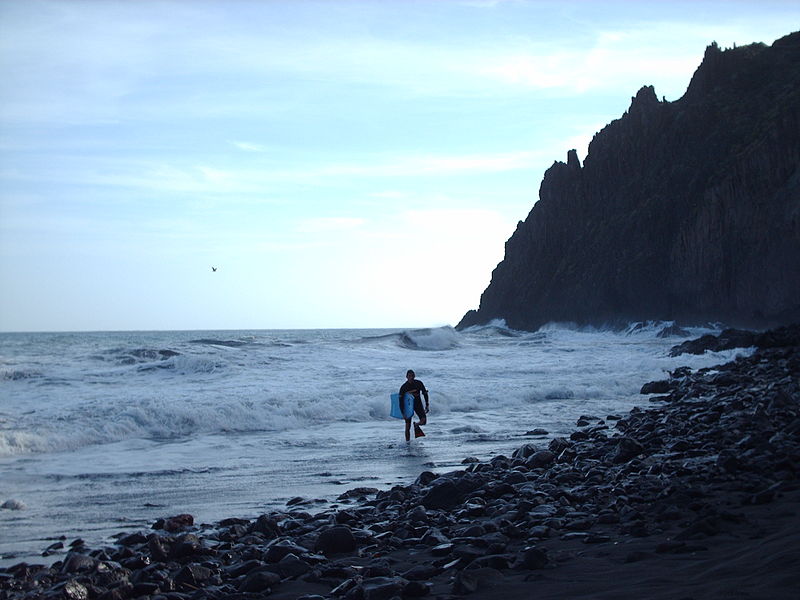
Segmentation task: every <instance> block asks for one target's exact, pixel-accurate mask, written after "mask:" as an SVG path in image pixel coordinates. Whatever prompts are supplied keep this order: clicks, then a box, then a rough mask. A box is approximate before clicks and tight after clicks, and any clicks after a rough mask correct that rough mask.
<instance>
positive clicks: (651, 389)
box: [639, 380, 672, 394]
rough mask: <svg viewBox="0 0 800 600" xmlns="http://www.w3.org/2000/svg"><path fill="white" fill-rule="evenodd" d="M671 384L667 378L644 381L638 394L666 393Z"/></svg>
mask: <svg viewBox="0 0 800 600" xmlns="http://www.w3.org/2000/svg"><path fill="white" fill-rule="evenodd" d="M671 389H672V388H671V386H670V383H669V381H668V380H662V381H651V382H649V383H645V384H644V385H643V386H642V389H641V390H640V391H639V393H640V394H668V393H669V391H670V390H671Z"/></svg>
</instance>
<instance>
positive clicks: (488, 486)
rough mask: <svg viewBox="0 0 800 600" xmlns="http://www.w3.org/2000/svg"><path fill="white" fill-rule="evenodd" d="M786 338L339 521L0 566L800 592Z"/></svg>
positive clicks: (346, 497) (129, 577) (520, 587)
mask: <svg viewBox="0 0 800 600" xmlns="http://www.w3.org/2000/svg"><path fill="white" fill-rule="evenodd" d="M778 332H779V334H774V335H772V336H761V338H759V339H760V340H761V343H760V344H759V348H758V350H757V351H756V352H755V353H754V354H752V355H751V356H749V357H739V358H737V360H735V361H733V362H731V363H728V364H725V365H721V366H717V367H714V368H710V369H700V370H698V371H690V370H689V369H688V368H679V369H676V370H675V371H673V372H672V373H671V374H670V378H669V379H668V380H665V381H661V382H651V383H649V384H646V385H645V386H644V387H643V389H642V393H645V394H655V395H653V396H651V397H650V399H649V400H650V406H648V407H646V408H635V409H633V410H632V411H631V412H630V413H629V414H627V415H624V416H621V415H607V416H606V415H604V416H589V415H587V416H585V417H582V418H581V419H580V420H579V421H578V423H577V429H576V430H575V431H574V432H573V433H572V434H571V435H570V436H569V438H556V439H552V440H548V441H547V442H546V443H542V444H541V445H539V444H526V445H524V446H522V447H520V448H518V449H517V450H516V451H515V452H514V453H513V454H512V455H511V456H509V457H505V456H497V457H494V458H493V459H492V460H490V461H486V462H481V461H479V460H478V459H474V458H471V459H465V461H464V469H463V470H459V471H454V472H450V473H442V474H435V473H431V472H424V473H422V474H420V476H419V477H418V478H417V480H416V481H415V482H414V483H412V484H410V485H406V486H395V487H394V488H392V489H391V490H386V491H378V490H374V489H368V488H356V489H354V490H350V491H349V492H347V493H345V494H343V495H342V496H341V497H340V498H339V501H338V503H337V504H336V505H333V506H332V507H330V508H328V509H327V510H325V511H323V512H318V513H313V514H312V513H310V512H307V511H306V509H305V507H306V503H305V501H304V500H303V499H301V498H297V499H295V500H293V501H290V503H289V506H287V509H286V510H285V511H280V512H273V513H269V514H265V515H262V516H260V517H258V518H257V519H254V520H248V519H236V518H232V519H225V520H223V521H220V522H218V523H215V524H213V525H199V524H195V523H194V522H193V518H192V517H191V516H190V515H178V516H176V517H172V518H168V519H162V520H159V521H158V522H157V523H155V524H154V525H153V529H152V530H150V531H142V532H137V533H132V534H121V535H120V536H119V537H118V539H117V540H116V544H115V545H114V546H110V547H105V548H99V549H90V548H88V547H86V546H85V544H84V543H83V542H82V541H81V540H75V541H72V542H71V543H69V544H67V545H68V551H67V552H66V554H65V556H64V558H63V560H60V561H58V562H55V563H53V564H52V565H50V566H47V565H34V564H27V563H19V564H17V565H14V566H11V567H8V568H2V569H0V598H2V599H6V598H8V599H21V598H44V599H47V598H66V599H71V600H85V599H86V600H89V599H92V600H93V599H100V600H126V599H134V598H136V599H142V600H144V599H149V600H187V599H205V598H209V599H215V598H230V599H242V600H245V599H251V598H253V599H255V598H263V597H266V596H269V597H270V598H304V599H305V600H312V599H314V600H319V599H320V598H343V599H355V600H360V599H364V600H379V599H390V598H395V597H397V598H413V597H429V598H439V599H446V598H452V597H462V596H464V595H469V594H471V595H472V597H480V598H494V597H498V598H499V597H503V598H504V599H505V600H511V599H514V598H534V597H535V598H665V599H666V598H698V600H699V599H700V598H704V599H705V598H732V597H735V598H770V599H776V598H797V597H800V544H799V543H798V540H799V539H800V533H798V532H800V517H798V506H800V505H799V504H798V501H799V500H800V482H798V475H799V474H800V326H792V327H788V328H782V329H781V330H778ZM770 339H771V340H779V342H780V343H777V342H776V343H770V342H769V340H770ZM764 340H767V341H764ZM706 341H707V342H708V343H710V344H713V343H715V342H714V340H706ZM676 348H677V347H676ZM695 349H697V348H696V346H695Z"/></svg>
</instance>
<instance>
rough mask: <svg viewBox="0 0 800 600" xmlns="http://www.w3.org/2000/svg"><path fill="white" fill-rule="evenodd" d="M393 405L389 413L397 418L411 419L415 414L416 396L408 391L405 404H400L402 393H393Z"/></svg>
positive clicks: (404, 399) (404, 400) (404, 397)
mask: <svg viewBox="0 0 800 600" xmlns="http://www.w3.org/2000/svg"><path fill="white" fill-rule="evenodd" d="M391 398H392V405H391V410H390V412H389V414H390V415H391V416H393V417H394V418H395V419H410V418H411V417H413V416H414V396H412V395H411V394H409V393H406V395H405V396H403V406H402V407H401V406H400V394H392V395H391Z"/></svg>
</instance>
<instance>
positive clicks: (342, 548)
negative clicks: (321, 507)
mask: <svg viewBox="0 0 800 600" xmlns="http://www.w3.org/2000/svg"><path fill="white" fill-rule="evenodd" d="M314 548H315V550H316V551H317V552H322V553H323V554H325V555H331V554H341V553H343V552H352V551H354V550H355V549H356V539H355V537H354V536H353V532H352V531H351V530H350V528H349V527H347V526H346V525H337V526H335V527H331V528H329V529H325V530H324V531H322V532H321V533H320V534H319V536H318V537H317V542H316V545H315V547H314Z"/></svg>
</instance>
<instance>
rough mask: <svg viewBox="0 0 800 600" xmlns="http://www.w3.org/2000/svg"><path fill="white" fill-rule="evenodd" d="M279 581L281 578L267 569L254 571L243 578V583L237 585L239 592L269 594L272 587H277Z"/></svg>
mask: <svg viewBox="0 0 800 600" xmlns="http://www.w3.org/2000/svg"><path fill="white" fill-rule="evenodd" d="M280 581H281V576H280V575H278V574H277V573H275V572H273V571H271V570H269V568H266V567H264V568H260V569H255V570H253V571H251V572H250V573H248V574H247V577H245V578H244V581H242V583H241V584H240V585H239V591H240V592H250V593H258V594H264V593H269V592H270V590H271V589H272V586H274V585H277V584H278V583H280Z"/></svg>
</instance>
